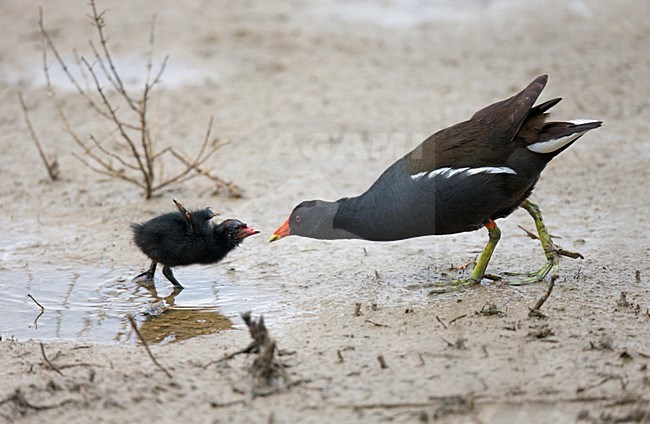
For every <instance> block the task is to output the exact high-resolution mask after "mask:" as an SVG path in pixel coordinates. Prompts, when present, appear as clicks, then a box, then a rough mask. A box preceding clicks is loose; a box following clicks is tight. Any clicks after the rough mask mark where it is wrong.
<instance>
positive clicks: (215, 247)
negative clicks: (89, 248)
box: [131, 208, 259, 288]
mask: <svg viewBox="0 0 650 424" xmlns="http://www.w3.org/2000/svg"><path fill="white" fill-rule="evenodd" d="M215 216H216V214H215V213H214V212H213V211H212V210H211V209H210V208H206V209H199V210H194V211H191V212H188V213H187V216H186V215H185V214H183V212H170V213H166V214H163V215H160V216H157V217H155V218H153V219H151V220H149V221H147V222H144V223H142V224H131V228H132V229H133V241H134V242H135V244H136V245H137V246H138V248H140V250H141V251H142V253H144V254H145V255H147V256H148V257H149V258H150V259H151V261H152V262H151V267H150V268H149V270H147V271H146V272H144V273H142V274H140V275H138V276H137V277H136V279H138V278H142V277H144V278H146V279H153V275H154V273H155V271H156V265H157V264H158V263H160V264H162V265H163V274H164V275H165V277H167V279H168V280H169V281H171V282H172V284H174V285H175V286H176V287H178V288H183V286H182V285H181V284H180V283H179V282H178V281H177V280H176V278H175V277H174V274H173V272H172V269H171V268H173V267H176V266H184V265H192V264H213V263H217V262H219V261H221V260H222V259H223V258H224V257H225V256H226V255H227V254H228V253H229V252H230V251H232V250H233V249H234V248H236V247H237V246H239V245H240V244H241V242H242V241H244V239H245V238H246V237H248V236H252V235H253V234H257V233H258V232H259V231H257V230H255V229H253V228H251V227H249V226H248V225H246V224H245V223H243V222H241V221H239V220H237V219H227V220H225V221H223V222H222V223H220V224H218V225H214V224H213V223H212V222H211V220H212V218H213V217H215Z"/></svg>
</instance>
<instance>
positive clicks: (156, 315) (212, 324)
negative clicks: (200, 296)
mask: <svg viewBox="0 0 650 424" xmlns="http://www.w3.org/2000/svg"><path fill="white" fill-rule="evenodd" d="M139 285H140V286H141V287H144V288H145V289H146V290H147V291H149V293H151V297H152V298H154V301H155V303H154V304H153V305H152V306H151V307H150V308H149V309H148V310H146V311H144V313H143V314H142V315H143V316H144V321H142V322H141V324H140V327H139V330H140V334H141V335H142V338H143V339H144V340H145V342H146V343H147V344H152V343H162V342H165V343H170V342H176V341H180V340H186V339H189V338H191V337H196V336H203V335H206V334H212V333H216V332H217V331H221V330H228V329H230V328H232V321H230V319H228V317H226V316H224V315H222V314H221V313H219V312H218V310H217V308H216V307H193V306H176V305H175V304H174V300H175V299H176V296H178V295H179V294H180V293H181V291H182V289H180V288H178V287H174V290H173V291H172V293H171V294H169V295H168V296H166V297H164V298H161V297H160V296H159V295H158V291H157V290H156V286H155V285H154V284H153V283H152V282H144V283H139ZM129 336H130V334H129ZM118 337H119V335H118Z"/></svg>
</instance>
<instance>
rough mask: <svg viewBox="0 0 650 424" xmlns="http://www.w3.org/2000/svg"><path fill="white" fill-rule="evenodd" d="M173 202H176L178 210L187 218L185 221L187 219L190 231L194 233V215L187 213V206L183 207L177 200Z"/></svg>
mask: <svg viewBox="0 0 650 424" xmlns="http://www.w3.org/2000/svg"><path fill="white" fill-rule="evenodd" d="M172 200H173V201H174V204H175V205H176V207H177V208H178V210H179V211H180V212H181V213H182V214H183V215H184V216H185V219H187V222H189V224H190V229H191V230H192V232H194V224H192V215H190V213H189V212H188V211H187V209H185V206H183V205H182V204H181V202H179V201H178V200H176V199H172Z"/></svg>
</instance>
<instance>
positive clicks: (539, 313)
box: [528, 273, 559, 318]
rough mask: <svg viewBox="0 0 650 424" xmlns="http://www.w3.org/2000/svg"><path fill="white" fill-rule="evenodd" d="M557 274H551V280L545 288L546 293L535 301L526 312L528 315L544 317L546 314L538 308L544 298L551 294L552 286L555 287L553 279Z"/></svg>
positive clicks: (555, 278)
mask: <svg viewBox="0 0 650 424" xmlns="http://www.w3.org/2000/svg"><path fill="white" fill-rule="evenodd" d="M558 277H559V276H558V275H557V274H556V273H554V274H553V275H551V281H550V282H549V284H548V290H546V293H544V296H542V297H541V298H540V299H539V300H538V301H537V303H535V306H533V307H532V308H531V309H530V311H529V312H528V316H529V317H537V318H546V315H544V314H543V313H542V311H541V310H540V308H541V307H542V305H543V304H544V302H546V299H548V297H549V296H550V295H551V292H552V291H553V287H555V280H557V279H558Z"/></svg>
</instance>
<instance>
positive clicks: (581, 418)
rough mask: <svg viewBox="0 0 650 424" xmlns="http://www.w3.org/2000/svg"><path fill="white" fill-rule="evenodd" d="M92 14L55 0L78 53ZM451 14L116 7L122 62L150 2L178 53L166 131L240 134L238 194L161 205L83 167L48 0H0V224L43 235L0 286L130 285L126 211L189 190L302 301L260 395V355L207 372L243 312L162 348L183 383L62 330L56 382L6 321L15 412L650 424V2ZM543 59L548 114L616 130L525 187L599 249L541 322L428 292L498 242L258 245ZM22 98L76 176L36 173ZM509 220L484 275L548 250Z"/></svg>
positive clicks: (529, 265) (550, 217)
mask: <svg viewBox="0 0 650 424" xmlns="http://www.w3.org/2000/svg"><path fill="white" fill-rule="evenodd" d="M81 3H82V2H77V1H58V2H44V4H43V7H44V12H45V16H46V21H47V24H48V27H49V28H51V30H52V33H53V35H54V36H55V40H56V42H57V43H58V45H59V47H60V48H61V50H62V51H66V52H69V51H70V49H72V48H73V47H75V46H77V47H80V48H82V49H84V48H86V47H85V46H86V44H85V40H87V39H88V38H90V37H91V36H92V30H91V28H90V27H89V25H88V22H87V18H86V16H85V15H86V13H87V10H86V9H85V8H84V7H81V6H80V4H81ZM449 3H451V2H449ZM449 3H446V2H434V3H432V4H423V3H419V2H408V3H405V4H404V3H403V4H401V5H400V4H398V3H397V2H395V3H393V2H391V1H386V2H377V3H374V2H370V1H359V2H357V1H343V0H340V1H338V2H325V1H322V2H319V1H314V2H311V3H308V4H305V3H301V2H274V1H271V2H269V1H243V2H220V3H216V2H205V1H193V2H186V4H187V5H185V4H184V5H183V7H180V6H178V5H177V2H174V1H171V0H164V1H131V2H119V3H117V2H111V4H110V11H109V15H108V19H109V27H108V31H109V32H110V33H111V34H112V35H111V42H112V43H113V44H112V46H113V48H114V51H115V54H116V57H121V58H124V60H125V61H126V62H128V61H131V63H138V61H140V63H141V62H142V58H143V56H144V50H145V47H146V44H147V36H148V28H149V21H150V17H151V15H152V14H156V15H157V16H158V21H157V40H156V43H157V46H158V52H159V54H160V56H162V55H163V54H165V53H169V54H170V55H171V59H170V61H171V62H170V66H169V69H168V74H166V75H167V80H166V81H165V84H164V85H163V86H162V90H161V96H160V100H159V101H158V103H157V107H158V114H159V127H160V133H161V134H165V142H167V143H171V144H174V145H176V146H182V147H183V148H184V149H187V150H191V149H192V148H194V147H196V146H198V145H199V143H200V140H201V139H202V137H203V133H204V131H205V125H206V123H207V121H208V119H209V117H210V116H214V117H215V122H216V125H215V131H216V132H217V133H218V134H219V136H220V137H223V138H228V139H230V140H232V143H231V145H229V146H227V147H225V148H223V149H222V150H221V151H220V152H219V154H218V155H217V156H216V157H215V159H214V160H213V161H212V162H211V163H210V165H211V166H213V167H214V168H215V169H217V170H218V172H219V174H220V175H222V176H224V177H225V178H227V179H232V180H233V181H235V182H236V183H237V184H239V185H240V186H241V187H242V188H243V189H244V190H245V197H244V198H243V199H229V198H227V197H225V196H211V195H210V186H209V184H208V183H207V182H205V181H202V180H194V181H192V182H190V183H188V184H186V185H184V186H183V187H181V188H177V189H175V190H174V191H172V192H168V193H165V194H164V195H163V196H161V197H158V198H155V199H153V200H151V201H149V202H146V201H144V200H142V198H141V196H140V193H138V192H137V191H136V190H135V189H133V187H131V186H129V185H127V184H125V183H123V182H120V181H115V180H111V179H108V178H105V177H102V176H99V175H97V174H94V173H92V172H91V171H89V170H88V169H86V168H85V167H84V166H83V165H81V164H80V163H79V162H78V161H77V160H75V159H74V158H73V157H72V156H71V152H73V151H78V150H75V149H77V147H76V146H74V145H73V144H72V143H71V142H70V141H69V139H68V138H67V137H66V136H65V134H64V133H63V131H62V128H61V124H60V122H59V121H58V118H57V115H56V111H55V109H54V107H53V106H52V103H51V102H50V101H48V98H47V95H46V93H45V90H44V88H43V85H42V76H41V68H40V67H41V64H40V63H41V62H40V60H41V59H40V57H41V56H40V55H41V43H40V37H39V34H38V27H37V24H36V22H37V16H38V13H37V4H36V3H35V2H23V1H17V0H10V1H3V2H2V3H0V28H2V41H1V42H0V127H1V129H2V130H1V131H0V154H1V156H0V157H1V159H0V163H1V166H0V178H1V179H2V181H3V182H4V183H3V184H2V187H1V188H0V193H1V198H2V201H1V202H0V216H2V217H3V218H2V221H1V222H2V233H3V234H6V235H7V237H10V236H11V237H17V236H18V235H25V234H29V235H30V236H31V237H33V238H35V239H37V240H38V243H32V244H26V245H21V247H20V249H19V250H18V251H15V252H12V254H11V255H9V259H6V258H7V255H5V256H4V257H5V259H3V261H2V263H0V286H2V287H3V290H7V289H8V288H9V287H10V286H11V284H12V281H9V280H8V279H7V278H8V277H7V276H8V275H15V273H16V272H17V271H18V272H22V271H21V270H22V269H23V267H26V266H38V264H54V266H55V267H56V265H57V264H62V263H66V264H68V265H70V264H72V265H75V264H78V265H80V266H82V265H83V266H97V267H103V268H107V269H115V268H126V269H131V270H132V273H131V274H129V275H131V276H132V275H135V273H136V272H138V271H139V270H140V267H142V266H144V264H145V261H144V260H143V258H142V256H141V254H139V252H137V250H136V248H135V247H134V246H133V245H132V243H131V241H130V235H129V232H128V231H127V229H128V224H129V222H132V221H134V220H144V219H147V218H149V217H151V216H153V215H155V214H157V213H160V212H162V211H167V210H169V208H170V204H171V203H170V200H171V198H172V197H176V198H179V199H182V200H183V201H184V202H185V203H186V204H188V205H196V206H203V205H212V206H213V207H215V209H217V210H219V211H220V212H222V213H223V214H225V215H232V216H236V217H238V218H240V219H242V220H245V221H247V222H248V223H249V224H251V225H254V226H255V227H259V228H260V229H261V230H262V231H263V234H262V235H261V236H259V237H256V238H251V239H250V240H247V241H246V244H245V247H244V248H242V249H240V250H239V251H238V252H236V253H234V254H233V255H232V256H231V259H232V261H231V264H232V266H235V267H236V268H237V275H238V276H239V278H244V279H253V280H254V281H257V282H258V283H257V284H258V286H259V288H260V290H262V289H263V290H267V291H269V292H273V293H274V294H275V295H276V296H278V298H281V299H282V302H281V304H279V305H278V306H277V308H286V309H287V310H291V311H295V313H291V316H290V317H287V318H286V319H281V320H278V319H276V320H274V321H272V325H269V327H270V328H269V331H270V333H271V336H272V337H274V338H275V340H276V341H277V343H278V345H279V347H280V349H281V350H282V352H283V353H285V355H283V356H281V357H280V358H279V359H280V360H281V361H282V362H283V363H285V364H286V365H287V366H288V368H287V372H288V375H289V377H290V379H291V382H292V383H291V386H290V387H288V388H285V389H284V390H279V391H278V392H277V393H274V394H271V395H269V396H253V395H252V392H251V387H252V386H251V378H250V376H249V373H248V367H249V366H250V364H251V363H252V362H253V356H247V355H240V356H237V357H235V358H234V359H232V360H230V361H224V362H221V363H218V364H213V365H209V366H207V367H206V364H209V363H210V362H211V361H214V360H215V359H219V358H221V357H222V356H223V355H225V354H227V353H230V352H233V351H235V350H237V349H241V348H243V347H245V346H246V345H247V344H248V343H249V337H248V335H247V334H246V332H245V331H242V330H241V327H239V329H238V330H229V331H224V332H219V333H216V334H212V335H208V336H201V337H196V338H192V339H189V340H185V341H182V342H178V343H171V344H167V345H164V346H152V347H151V348H152V351H153V353H154V355H156V357H157V358H158V360H159V361H160V363H161V364H163V365H164V366H165V367H166V368H167V369H168V370H169V371H170V373H171V375H172V378H168V377H167V376H166V375H165V374H164V373H163V372H161V371H160V370H158V369H157V368H156V367H155V365H154V364H153V363H152V362H151V361H150V359H149V358H148V357H147V355H146V353H145V351H144V349H143V347H142V346H136V345H129V346H118V345H105V344H88V343H83V344H81V343H79V342H61V343H50V344H47V345H46V349H47V352H48V357H49V358H50V359H51V360H52V362H54V363H55V364H56V365H58V366H59V367H60V368H61V372H62V374H58V373H57V372H55V371H54V370H52V369H50V368H49V367H48V366H46V364H44V362H43V358H42V356H41V353H40V350H39V345H38V343H37V342H36V341H26V340H12V339H11V338H9V337H8V336H9V335H8V334H6V333H4V332H3V331H2V328H1V327H0V335H2V336H3V338H2V341H1V342H0V369H2V378H1V379H0V402H1V403H0V421H6V422H13V421H16V422H68V423H82V422H90V421H95V422H140V421H145V420H146V421H152V422H178V421H179V420H186V421H187V422H206V423H208V422H210V423H211V422H334V421H338V422H358V421H364V422H384V421H392V422H431V421H434V420H435V421H436V422H450V423H451V422H453V423H458V422H461V423H462V422H470V423H471V422H483V423H488V422H513V423H515V422H523V421H524V420H526V422H529V423H558V422H595V423H600V422H607V423H609V422H650V404H649V402H650V372H649V371H648V363H649V362H650V312H648V310H649V308H650V265H649V264H650V262H649V256H650V243H648V234H649V233H650V219H649V218H648V214H647V211H648V207H649V206H650V190H648V186H647V182H648V181H649V180H650V167H648V164H649V163H650V142H649V141H648V139H647V134H648V133H649V132H650V127H649V125H648V119H647V118H648V112H649V111H650V107H649V104H648V98H650V83H648V75H650V56H649V55H648V54H647V46H648V44H649V43H650V9H649V7H648V6H649V5H648V3H647V2H640V1H635V0H630V1H620V2H615V3H614V2H607V1H569V2H565V1H551V2H544V3H542V2H532V1H531V2H521V3H520V2H509V1H494V2H490V1H483V2H479V1H477V2H470V3H467V4H466V7H467V9H463V10H457V9H454V8H452V7H450V6H449V5H448V4H449ZM125 72H127V73H128V72H129V71H128V70H127V71H125ZM542 73H548V74H549V75H550V81H549V85H548V86H547V89H546V91H545V92H544V94H543V95H542V97H543V99H550V98H553V97H558V96H561V97H564V101H563V102H562V103H560V104H559V105H558V106H556V107H555V108H554V109H553V112H554V116H555V117H558V118H567V119H570V118H597V119H601V120H603V121H604V122H605V124H604V126H603V127H602V128H601V129H599V130H597V131H594V132H593V133H590V134H589V135H588V136H586V137H585V138H583V139H582V140H580V142H578V143H577V144H576V145H575V146H573V147H572V148H571V149H569V150H568V151H567V152H565V153H563V154H562V155H561V156H560V157H558V158H557V159H556V160H555V161H554V162H553V163H552V164H550V166H549V167H548V168H547V170H546V171H545V173H544V174H543V176H542V179H541V181H540V183H539V185H538V188H537V189H536V191H535V193H534V195H533V199H535V200H536V201H537V202H538V203H539V204H540V206H541V207H542V211H543V212H544V216H545V219H546V222H547V225H548V226H549V228H550V231H551V233H552V234H555V235H557V236H559V237H561V239H558V242H559V243H560V244H561V245H562V246H563V247H565V248H567V249H574V250H578V251H580V252H581V253H582V254H583V255H584V256H585V259H584V260H575V261H574V260H570V259H564V260H563V261H562V264H561V278H560V279H559V280H558V282H557V285H556V287H555V289H554V291H553V292H552V294H551V297H550V298H549V299H548V301H547V303H546V304H545V305H544V307H543V308H542V310H543V312H544V313H546V314H547V315H548V318H547V319H544V320H542V319H536V318H529V316H528V310H529V307H531V306H532V305H533V304H534V303H535V301H536V300H537V299H538V298H540V297H541V296H542V295H543V293H544V292H545V291H546V288H547V285H546V284H538V285H533V286H526V287H510V286H508V285H506V284H503V283H489V282H486V283H484V284H483V285H482V286H480V287H476V288H472V289H470V290H467V291H465V292H462V293H454V294H446V295H440V296H434V295H430V294H429V293H428V289H427V288H426V284H427V283H430V282H435V281H439V280H440V279H442V278H449V276H448V275H447V276H445V275H444V274H445V273H450V272H451V271H449V270H448V269H449V267H450V264H455V265H459V264H463V263H465V262H467V261H468V260H471V259H472V258H473V257H474V256H475V255H476V254H477V253H478V252H480V249H481V248H482V247H483V245H484V243H485V241H486V238H487V237H486V234H485V232H484V231H479V232H475V233H470V234H461V235H455V236H448V237H437V238H423V239H417V240H409V241H403V242H397V243H388V244H373V243H369V242H359V241H354V242H352V241H350V242H345V241H340V242H324V241H315V240H306V239H298V238H290V239H287V240H283V241H280V242H278V243H274V244H272V245H269V244H268V243H267V239H268V236H269V235H270V233H271V232H272V231H273V230H274V229H275V228H276V227H277V226H278V225H279V224H280V223H282V222H283V221H284V219H285V218H286V216H287V214H288V213H289V212H290V210H291V209H292V207H293V206H294V205H295V204H296V203H298V202H299V201H301V200H304V199H311V198H327V199H335V198H338V197H341V196H345V195H353V194H356V193H359V192H361V191H363V190H365V188H367V186H368V185H369V184H370V183H371V182H372V181H374V179H375V178H376V177H377V176H378V175H379V173H380V172H381V171H382V170H383V169H385V167H386V166H388V165H389V164H390V163H391V162H392V161H394V160H395V159H396V158H398V157H399V156H401V155H402V154H403V153H404V152H406V151H408V150H409V149H410V148H412V147H413V146H415V145H417V144H418V143H419V142H420V141H421V140H422V138H423V137H424V136H426V135H428V134H430V133H433V132H434V131H436V130H438V129H440V128H443V127H445V126H448V125H451V124H453V123H456V122H458V121H460V120H463V119H466V118H467V117H468V116H470V115H471V114H472V113H473V112H474V111H476V110H477V109H479V108H480V107H482V106H485V105H487V104H489V103H491V102H493V101H496V100H500V99H503V98H505V97H508V96H510V95H511V94H513V93H514V92H515V91H517V90H519V89H521V88H522V87H523V86H524V85H525V84H527V83H528V82H529V81H530V80H532V79H533V78H534V77H536V76H537V75H539V74H542ZM131 76H132V77H133V78H136V77H139V74H138V73H132V75H131ZM19 90H21V91H22V92H23V93H24V95H25V97H26V98H27V99H28V100H29V104H30V108H31V116H32V120H33V121H34V125H35V127H36V128H37V129H39V131H41V134H42V137H43V138H44V139H46V140H47V143H46V149H47V150H48V152H50V153H52V154H56V156H57V157H58V160H59V162H60V165H61V170H62V180H61V181H58V182H55V183H51V182H48V181H47V179H46V174H45V171H44V169H43V167H42V165H41V163H40V162H39V161H38V159H37V156H36V152H35V148H34V146H33V144H32V143H31V141H30V138H29V135H28V132H27V129H26V127H25V125H24V123H23V120H22V115H21V111H20V108H19V106H18V102H17V92H18V91H19ZM64 98H65V100H66V102H68V105H69V107H70V108H71V110H73V111H74V113H73V116H74V124H75V125H76V126H78V127H80V128H83V129H84V130H87V131H92V130H93V129H95V130H96V129H97V128H101V125H104V124H103V122H102V121H101V120H98V119H97V118H96V117H95V116H93V115H92V114H91V113H90V112H89V110H88V108H87V107H85V105H84V104H83V103H82V102H80V101H79V100H78V99H77V98H76V97H75V96H74V94H73V93H71V92H67V94H65V93H64ZM500 225H501V228H502V232H503V238H502V241H501V243H500V245H499V247H498V248H497V250H496V253H495V256H494V258H493V261H492V263H491V264H490V269H489V271H490V272H493V273H499V272H503V271H506V270H510V271H528V270H531V269H533V268H536V267H538V266H540V265H541V264H542V261H543V256H542V253H541V250H540V248H539V246H538V245H537V243H536V242H534V241H532V240H529V239H528V238H527V237H526V236H525V235H524V234H523V232H522V231H521V230H519V229H518V228H517V225H524V226H525V227H528V228H532V222H531V221H530V218H529V217H528V216H527V215H526V214H525V213H524V212H522V211H519V212H516V213H515V214H514V215H512V216H511V217H510V218H508V219H507V220H504V221H502V222H501V224H500ZM26 262H28V263H29V264H30V265H26ZM203 272H212V273H214V274H215V275H219V276H223V275H225V274H226V271H225V270H224V269H223V268H220V267H218V266H217V267H213V268H207V271H206V269H203ZM637 272H638V274H639V276H640V280H639V279H637V278H635V273H637ZM191 273H192V268H188V269H186V270H179V271H178V272H177V275H180V276H182V275H188V274H191ZM160 278H161V277H160ZM43 284H47V281H44V282H43ZM622 292H625V293H626V301H621V293H622ZM23 295H24V294H21V296H23ZM26 301H27V300H26ZM357 303H359V304H361V307H360V314H355V305H356V304H357ZM253 313H254V314H255V315H257V314H264V313H269V311H265V310H263V309H261V310H254V311H253ZM357 315H358V316H357ZM380 356H381V357H382V358H383V360H384V362H385V365H386V368H382V367H381V364H380V361H379V360H378V357H380ZM17 394H18V395H17Z"/></svg>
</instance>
